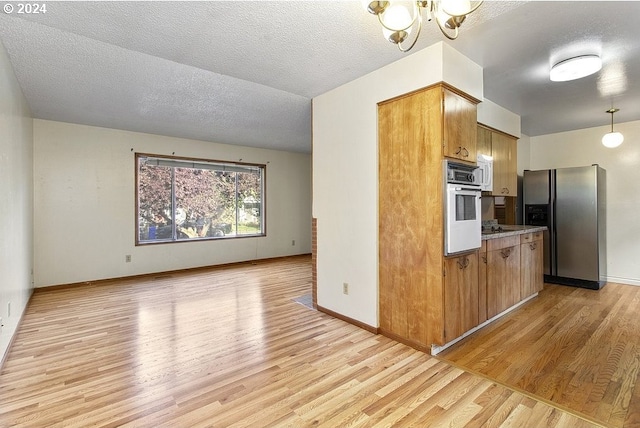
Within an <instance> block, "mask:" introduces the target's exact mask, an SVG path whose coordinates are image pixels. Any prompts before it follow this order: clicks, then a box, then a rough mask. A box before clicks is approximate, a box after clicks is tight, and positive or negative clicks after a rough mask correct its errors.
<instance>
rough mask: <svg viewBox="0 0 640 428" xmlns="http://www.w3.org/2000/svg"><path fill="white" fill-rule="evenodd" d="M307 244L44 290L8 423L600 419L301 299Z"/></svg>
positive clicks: (18, 354) (1, 399)
mask: <svg viewBox="0 0 640 428" xmlns="http://www.w3.org/2000/svg"><path fill="white" fill-rule="evenodd" d="M310 283H311V265H310V257H294V258H288V259H281V260H277V261H270V262H259V263H257V264H255V265H252V264H243V265H235V266H229V267H224V268H218V269H211V270H200V271H196V272H192V273H189V274H172V275H163V276H158V277H156V278H146V279H136V280H121V281H114V282H111V283H102V284H99V285H96V284H93V285H86V286H82V287H75V288H68V289H57V290H53V291H42V292H36V293H35V294H34V296H33V298H32V301H31V303H30V305H29V307H28V309H27V313H26V314H25V317H24V320H23V322H22V325H21V327H20V329H19V331H18V333H17V336H16V340H15V342H14V345H13V347H12V349H11V351H10V354H9V356H8V359H7V361H6V363H5V366H4V367H3V369H2V372H1V373H0V426H2V427H8V426H25V427H61V426H72V427H75V426H78V427H86V426H102V427H115V426H137V427H172V428H173V427H200V426H202V427H227V426H251V427H262V426H278V427H280V426H283V427H284V426H293V427H307V426H323V427H346V426H353V427H360V426H384V427H389V426H400V427H405V426H419V427H427V426H432V427H442V426H451V427H464V426H469V427H499V426H502V427H545V428H546V427H589V426H597V425H594V424H591V423H589V422H586V421H585V420H583V419H580V418H578V417H575V416H572V415H571V414H569V413H566V412H564V411H561V410H558V409H556V408H554V407H552V406H549V405H547V404H545V403H543V402H540V401H537V400H535V399H532V398H530V397H528V396H526V395H524V394H521V393H519V392H514V391H513V390H511V389H509V388H507V387H504V386H501V385H498V384H495V383H494V382H492V381H490V380H487V379H486V378H484V377H481V376H477V375H474V374H471V373H469V372H466V371H464V370H461V369H459V368H456V367H453V366H452V365H450V364H448V363H446V362H443V361H440V360H438V359H437V358H433V357H430V356H428V355H425V354H424V353H421V352H419V351H416V350H414V349H411V348H409V347H407V346H404V345H402V344H399V343H396V342H394V341H392V340H390V339H387V338H385V337H382V336H376V335H374V334H371V333H369V332H367V331H364V330H362V329H359V328H357V327H355V326H353V325H350V324H347V323H345V322H343V321H340V320H338V319H335V318H332V317H330V316H328V315H325V314H322V313H320V312H317V311H315V310H312V309H309V308H307V307H305V306H303V305H302V304H300V303H297V302H295V301H294V300H293V299H295V298H299V297H301V296H304V295H307V294H308V293H310V291H311V284H310Z"/></svg>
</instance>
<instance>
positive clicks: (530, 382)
mask: <svg viewBox="0 0 640 428" xmlns="http://www.w3.org/2000/svg"><path fill="white" fill-rule="evenodd" d="M439 357H440V358H443V359H446V360H447V361H450V362H452V363H455V364H456V365H457V366H459V367H463V368H465V369H468V370H471V371H472V372H474V373H481V374H483V375H485V376H487V377H489V378H492V379H495V380H497V381H499V382H501V383H503V384H506V385H509V386H511V387H514V388H517V389H518V390H521V391H527V392H529V393H532V394H534V395H536V396H538V397H541V398H543V399H546V400H550V401H553V402H554V403H557V404H558V405H560V406H563V407H566V408H569V409H572V410H574V411H577V412H580V413H582V414H584V415H587V416H589V417H590V418H593V419H595V420H597V421H599V422H601V423H602V424H603V425H607V426H612V427H622V426H625V427H640V382H639V376H640V287H634V286H631V285H622V284H613V283H610V284H607V285H606V286H605V287H604V288H603V289H601V290H600V291H593V290H585V289H581V288H573V287H567V286H561V285H552V284H545V289H544V290H543V291H542V292H541V293H540V295H539V296H538V298H536V299H534V300H532V301H530V302H528V303H527V304H525V305H524V306H523V307H522V308H520V309H519V310H516V311H515V312H513V313H512V314H509V315H507V316H505V317H504V318H501V319H500V320H498V321H497V322H495V323H493V324H491V325H489V326H487V327H486V328H484V329H482V330H480V331H478V332H476V334H474V335H471V336H469V337H468V338H467V339H465V340H464V341H462V342H461V343H459V344H457V345H455V346H454V347H452V348H450V349H448V350H447V351H445V352H443V353H441V354H440V356H439Z"/></svg>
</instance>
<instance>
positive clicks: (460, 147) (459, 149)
mask: <svg viewBox="0 0 640 428" xmlns="http://www.w3.org/2000/svg"><path fill="white" fill-rule="evenodd" d="M461 151H462V146H458V151H457V152H456V154H457V155H459V154H460V152H461Z"/></svg>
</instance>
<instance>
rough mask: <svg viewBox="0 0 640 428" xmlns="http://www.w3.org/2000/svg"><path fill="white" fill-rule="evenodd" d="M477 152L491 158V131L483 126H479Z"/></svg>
mask: <svg viewBox="0 0 640 428" xmlns="http://www.w3.org/2000/svg"><path fill="white" fill-rule="evenodd" d="M476 148H477V150H476V152H477V153H478V154H482V155H489V156H491V130H490V129H487V128H485V127H483V126H478V142H477V146H476Z"/></svg>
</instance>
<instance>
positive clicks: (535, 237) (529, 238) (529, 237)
mask: <svg viewBox="0 0 640 428" xmlns="http://www.w3.org/2000/svg"><path fill="white" fill-rule="evenodd" d="M534 241H542V232H530V233H523V234H522V235H520V243H521V244H526V243H527V242H534Z"/></svg>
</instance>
